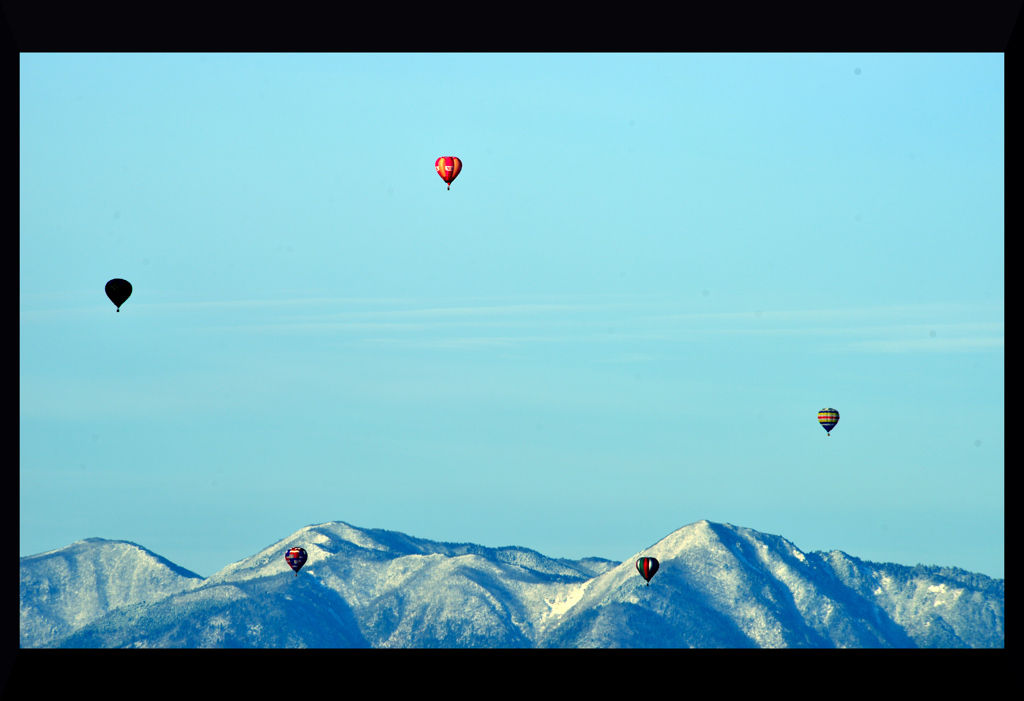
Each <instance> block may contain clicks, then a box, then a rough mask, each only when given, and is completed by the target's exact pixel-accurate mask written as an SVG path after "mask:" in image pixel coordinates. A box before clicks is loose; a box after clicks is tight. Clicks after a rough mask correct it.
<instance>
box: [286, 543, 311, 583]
mask: <svg viewBox="0 0 1024 701" xmlns="http://www.w3.org/2000/svg"><path fill="white" fill-rule="evenodd" d="M284 559H285V560H287V561H288V566H289V567H291V568H292V569H293V570H295V576H296V577H298V576H299V570H300V569H302V566H303V565H304V564H306V551H305V550H303V549H302V548H289V549H288V552H286V553H285V554H284Z"/></svg>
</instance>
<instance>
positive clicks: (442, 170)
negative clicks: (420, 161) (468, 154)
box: [434, 156, 462, 190]
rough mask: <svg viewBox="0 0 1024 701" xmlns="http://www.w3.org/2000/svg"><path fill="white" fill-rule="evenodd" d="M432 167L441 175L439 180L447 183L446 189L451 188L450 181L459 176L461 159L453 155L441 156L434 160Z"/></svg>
mask: <svg viewBox="0 0 1024 701" xmlns="http://www.w3.org/2000/svg"><path fill="white" fill-rule="evenodd" d="M434 169H435V170H436V171H437V174H438V175H440V176H441V180H444V181H445V182H446V183H448V189H449V190H451V189H452V181H453V180H455V178H457V177H459V173H460V172H461V171H462V161H460V160H459V159H458V158H456V157H455V156H441V157H440V158H438V159H437V160H436V161H434Z"/></svg>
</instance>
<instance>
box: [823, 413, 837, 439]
mask: <svg viewBox="0 0 1024 701" xmlns="http://www.w3.org/2000/svg"><path fill="white" fill-rule="evenodd" d="M818 423H820V424H821V427H822V428H824V429H825V431H826V435H829V436H831V435H832V429H833V428H835V425H836V424H837V423H839V412H838V411H836V410H835V409H832V408H826V409H822V410H821V411H819V412H818ZM818 435H819V436H820V435H821V434H820V433H819V434H818Z"/></svg>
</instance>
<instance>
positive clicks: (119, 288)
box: [105, 277, 132, 311]
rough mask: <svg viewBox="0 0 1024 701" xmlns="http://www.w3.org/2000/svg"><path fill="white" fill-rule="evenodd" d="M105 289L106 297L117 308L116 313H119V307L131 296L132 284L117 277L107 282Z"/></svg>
mask: <svg viewBox="0 0 1024 701" xmlns="http://www.w3.org/2000/svg"><path fill="white" fill-rule="evenodd" d="M105 289H106V291H107V297H110V301H111V302H113V303H114V305H115V306H116V307H117V311H121V305H122V304H124V301H125V300H126V299H128V298H129V297H131V296H132V283H130V282H128V281H127V280H122V279H121V278H119V277H115V278H114V279H113V280H111V281H110V282H108V283H107V286H106V288H105Z"/></svg>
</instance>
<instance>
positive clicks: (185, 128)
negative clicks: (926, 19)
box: [19, 54, 1005, 577]
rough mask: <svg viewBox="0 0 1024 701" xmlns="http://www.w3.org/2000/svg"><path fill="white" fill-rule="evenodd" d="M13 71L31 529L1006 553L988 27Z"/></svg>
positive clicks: (935, 556) (963, 556) (205, 550)
mask: <svg viewBox="0 0 1024 701" xmlns="http://www.w3.org/2000/svg"><path fill="white" fill-rule="evenodd" d="M19 109H20V237H19V244H20V258H19V263H20V265H19V274H20V282H19V285H20V302H19V316H20V319H19V331H20V377H19V379H20V411H19V419H20V434H19V437H20V525H21V538H20V551H21V554H22V555H29V554H34V553H37V552H42V551H45V550H50V549H54V548H59V547H63V546H64V545H67V544H69V543H71V542H73V541H75V540H78V539H81V538H87V537H103V538H112V539H124V540H131V541H134V542H137V543H139V544H141V545H144V546H146V547H148V548H150V549H152V550H154V551H156V552H158V553H159V554H161V555H163V556H165V557H167V558H169V559H171V560H173V561H174V562H176V563H178V564H180V565H182V566H184V567H187V568H189V569H192V570H194V571H196V572H198V573H199V574H202V575H204V576H208V575H210V574H213V572H215V571H216V570H218V569H220V568H221V567H223V566H225V565H227V564H230V563H231V562H233V561H236V560H239V559H242V558H244V557H247V556H249V555H251V554H252V553H253V552H256V551H257V550H259V549H261V548H263V547H266V546H267V545H268V544H270V543H272V542H274V541H276V540H278V539H280V538H283V537H285V536H287V535H289V534H290V533H292V532H294V531H295V530H297V529H299V528H301V527H303V526H306V525H309V524H313V523H320V522H324V521H332V520H342V521H346V522H348V523H351V524H353V525H356V526H362V527H375V528H386V529H390V530H398V531H403V532H406V533H409V534H411V535H415V536H420V537H425V538H431V539H435V540H448V541H460V542H467V541H468V542H477V543H481V544H484V545H489V546H502V545H521V546H525V547H529V548H533V549H535V550H538V551H540V552H542V553H544V554H546V555H549V556H553V557H569V558H580V557H586V556H600V557H607V558H611V559H616V560H625V559H627V558H630V557H631V556H632V555H633V554H634V553H636V552H638V551H639V550H641V549H643V548H647V547H648V546H650V545H651V544H653V543H654V542H656V541H657V540H659V539H661V538H662V537H664V536H665V535H667V534H668V533H669V532H671V531H673V530H675V529H676V528H679V527H681V526H684V525H686V524H689V523H692V522H694V521H698V520H700V519H704V518H707V519H710V520H712V521H720V522H728V523H733V524H736V525H739V526H745V527H750V528H755V529H757V530H760V531H764V532H767V533H775V534H780V535H783V536H785V537H786V538H788V539H790V540H791V541H793V542H794V543H795V544H796V545H797V546H798V547H800V548H801V549H803V550H805V551H810V550H819V549H826V550H830V549H841V550H844V551H846V552H848V553H850V554H851V555H855V556H857V557H861V558H863V559H869V560H878V561H888V562H899V563H903V564H909V565H913V564H917V563H919V562H920V563H924V564H929V565H932V564H934V565H946V566H956V567H961V568H964V569H968V570H972V571H976V572H982V573H984V574H987V575H990V576H995V577H1002V576H1003V570H1004V538H1003V532H1004V441H1003V429H1004V423H1003V412H1004V406H1005V398H1004V382H1005V375H1004V365H1005V351H1004V314H1005V307H1004V295H1005V287H1004V282H1005V276H1004V266H1005V258H1004V218H1003V211H1004V117H1003V114H1004V67H1003V56H1002V55H1000V54H926V55H917V54H891V55H890V54H866V55H865V54H810V55H800V54H772V55H756V54H741V55H729V54H724V55H722V54H713V55H700V54H695V55H691V54H682V55H662V54H650V55H648V54H644V55H629V54H598V55H575V54H557V55H544V54H526V55H487V54H471V55H418V54H401V55H321V54H317V55H279V54H274V55H232V54H210V55H205V54H174V55H160V54H145V55H137V54H123V55H104V54H88V55H76V54H59V55H51V54H22V55H21V57H20V106H19ZM439 156H458V157H459V158H461V159H462V161H463V164H464V165H463V170H462V173H461V174H460V175H459V177H458V179H457V180H456V181H455V182H454V183H453V184H452V187H451V190H450V191H448V190H446V188H445V184H444V183H443V182H442V181H441V179H440V178H439V177H437V174H436V173H435V172H434V168H433V164H434V160H435V159H436V158H437V157H439ZM114 277H121V278H125V279H127V280H129V281H131V283H132V284H133V286H134V292H133V294H132V296H131V298H130V299H129V300H128V301H127V302H126V303H125V304H124V306H123V307H122V308H121V312H120V313H115V311H114V307H113V305H112V304H111V303H110V302H109V300H107V298H106V297H105V295H104V293H103V286H104V284H105V283H106V281H107V280H109V279H111V278H114ZM826 406H829V407H834V408H836V409H837V410H838V411H839V412H840V414H841V419H840V422H839V424H838V426H837V427H836V428H835V429H834V430H833V432H832V435H831V436H826V435H825V431H824V430H822V428H821V427H820V426H819V425H818V423H817V420H816V415H817V411H818V410H819V409H821V408H823V407H826ZM282 557H283V553H282Z"/></svg>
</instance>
